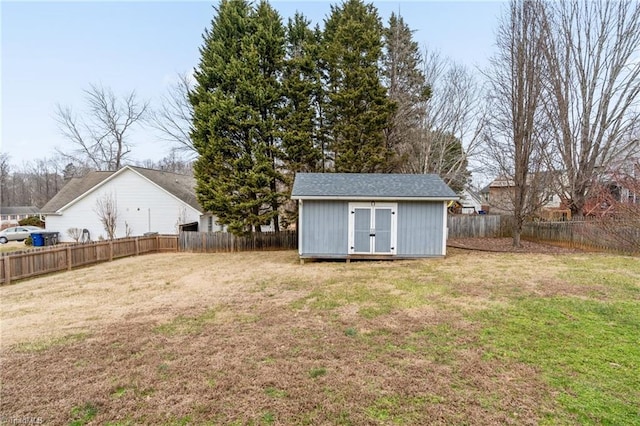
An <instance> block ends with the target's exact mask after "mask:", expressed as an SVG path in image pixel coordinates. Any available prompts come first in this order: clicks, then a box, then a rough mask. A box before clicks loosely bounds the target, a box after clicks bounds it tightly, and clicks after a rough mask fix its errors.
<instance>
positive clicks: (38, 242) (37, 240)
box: [31, 233, 44, 247]
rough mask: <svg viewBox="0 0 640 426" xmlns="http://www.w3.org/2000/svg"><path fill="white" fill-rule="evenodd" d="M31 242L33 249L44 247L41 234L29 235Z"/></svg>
mask: <svg viewBox="0 0 640 426" xmlns="http://www.w3.org/2000/svg"><path fill="white" fill-rule="evenodd" d="M31 241H32V242H33V246H34V247H42V246H44V237H43V236H42V234H36V233H34V234H31Z"/></svg>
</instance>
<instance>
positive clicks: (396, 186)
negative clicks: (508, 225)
mask: <svg viewBox="0 0 640 426" xmlns="http://www.w3.org/2000/svg"><path fill="white" fill-rule="evenodd" d="M291 198H292V199H294V200H308V199H332V200H335V199H349V200H356V199H376V200H381V199H387V200H391V199H394V200H395V199H409V200H418V199H421V200H422V199H430V200H457V199H458V198H459V197H458V196H457V195H456V193H455V192H454V191H453V190H452V189H451V188H449V187H448V186H447V184H445V183H444V181H443V180H442V179H441V178H440V176H438V175H435V174H424V175H416V174H382V173H298V174H296V178H295V181H294V183H293V189H292V191H291Z"/></svg>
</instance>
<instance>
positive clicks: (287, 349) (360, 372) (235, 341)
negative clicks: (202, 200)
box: [0, 250, 607, 425]
mask: <svg viewBox="0 0 640 426" xmlns="http://www.w3.org/2000/svg"><path fill="white" fill-rule="evenodd" d="M557 256H558V255H553V256H552V255H545V254H536V255H524V254H497V253H478V252H473V253H469V252H464V251H461V250H451V252H450V255H449V256H448V257H447V258H445V259H430V260H417V261H398V262H355V263H351V264H345V263H340V262H318V263H310V264H305V265H300V264H299V262H298V259H297V256H296V253H294V252H264V253H231V254H209V255H206V254H186V253H180V254H155V255H147V256H141V257H136V258H133V257H132V258H127V259H121V260H118V261H115V262H112V263H105V264H101V265H97V266H94V267H89V268H83V269H79V270H74V271H71V272H65V273H60V274H54V275H50V276H46V277H41V278H36V279H32V280H27V281H22V282H18V283H15V284H12V285H10V286H6V287H2V288H0V300H1V302H0V303H1V332H2V336H1V337H2V349H1V356H2V369H1V386H2V388H1V392H2V395H1V397H2V398H1V402H0V409H1V410H0V416H2V418H3V419H5V420H6V419H15V418H27V417H28V418H41V419H43V420H44V421H46V422H47V423H46V424H85V423H92V424H112V425H116V424H119V425H125V424H203V423H210V424H426V423H429V424H453V423H473V424H537V423H538V422H539V421H540V420H541V419H542V418H544V416H545V413H549V412H552V411H553V410H554V403H553V391H552V390H551V389H549V388H548V386H547V385H546V384H545V382H544V381H543V380H542V378H541V377H540V374H539V373H540V372H539V371H537V370H536V369H535V368H533V367H531V366H529V365H524V364H519V363H516V362H511V363H505V362H504V361H500V362H499V361H497V360H496V359H492V358H491V357H486V356H485V354H484V352H483V350H482V347H481V346H480V345H479V344H478V333H479V332H480V330H479V326H478V325H477V324H476V323H474V322H473V321H470V320H469V319H468V316H466V315H465V314H466V313H468V312H470V311H474V310H480V309H484V308H486V307H488V306H498V305H501V304H507V303H509V300H511V298H513V297H515V296H517V297H520V296H522V295H537V296H553V295H558V294H563V295H576V296H578V297H580V296H581V294H583V293H585V294H587V293H588V294H593V292H594V291H598V289H597V288H595V289H594V287H593V286H592V287H589V288H586V287H584V286H576V285H573V284H569V283H566V282H564V281H563V280H561V279H559V278H558V276H560V275H561V274H562V272H563V270H564V269H565V267H564V266H563V265H562V264H560V263H557V262H554V260H555V259H557ZM565 256H578V257H579V256H582V255H579V254H567V255H565ZM541 265H544V267H541ZM600 290H601V291H603V292H604V295H603V297H605V296H606V291H607V290H606V289H600ZM73 422H75V423H73Z"/></svg>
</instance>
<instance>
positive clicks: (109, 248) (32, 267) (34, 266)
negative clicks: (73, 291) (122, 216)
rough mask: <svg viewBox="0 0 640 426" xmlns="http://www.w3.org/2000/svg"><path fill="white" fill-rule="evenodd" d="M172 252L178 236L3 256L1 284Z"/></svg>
mask: <svg viewBox="0 0 640 426" xmlns="http://www.w3.org/2000/svg"><path fill="white" fill-rule="evenodd" d="M175 251H178V237H176V236H175V235H153V236H148V237H135V238H121V239H117V240H111V241H99V242H92V243H82V244H80V243H78V244H66V245H59V246H51V247H43V248H34V249H31V250H28V251H24V252H20V253H5V254H3V255H2V256H0V283H3V284H9V283H11V281H13V280H18V279H23V278H29V277H35V276H37V275H43V274H48V273H51V272H56V271H62V270H71V269H73V268H76V267H79V266H85V265H91V264H94V263H100V262H107V261H110V260H113V259H118V258H121V257H126V256H134V255H140V254H145V253H158V252H175Z"/></svg>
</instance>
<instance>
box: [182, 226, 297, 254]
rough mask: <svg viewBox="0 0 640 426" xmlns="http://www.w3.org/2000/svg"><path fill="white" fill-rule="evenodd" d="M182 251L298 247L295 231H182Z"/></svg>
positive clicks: (209, 251) (226, 250)
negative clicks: (241, 235)
mask: <svg viewBox="0 0 640 426" xmlns="http://www.w3.org/2000/svg"><path fill="white" fill-rule="evenodd" d="M179 247H180V251H191V252H199V253H218V252H233V251H252V250H293V249H297V248H298V234H297V233H296V232H295V231H284V232H262V233H255V234H252V235H249V236H246V237H237V236H235V235H233V234H231V233H227V232H181V233H180V236H179Z"/></svg>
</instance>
